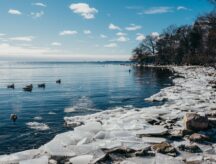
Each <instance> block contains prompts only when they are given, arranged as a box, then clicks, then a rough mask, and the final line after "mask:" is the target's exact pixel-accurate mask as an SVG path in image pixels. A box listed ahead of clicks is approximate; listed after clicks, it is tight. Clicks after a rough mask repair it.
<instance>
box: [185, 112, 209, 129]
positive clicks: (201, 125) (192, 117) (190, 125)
mask: <svg viewBox="0 0 216 164" xmlns="http://www.w3.org/2000/svg"><path fill="white" fill-rule="evenodd" d="M208 124H209V121H208V117H207V116H206V115H205V114H197V113H186V114H185V116H184V126H185V129H187V130H195V131H196V130H197V131H199V130H205V129H207V128H208Z"/></svg>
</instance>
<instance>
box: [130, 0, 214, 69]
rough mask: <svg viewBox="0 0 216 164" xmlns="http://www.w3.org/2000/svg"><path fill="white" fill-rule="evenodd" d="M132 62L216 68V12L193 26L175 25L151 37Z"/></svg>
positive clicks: (146, 39) (200, 19) (141, 45)
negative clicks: (211, 66) (210, 66)
mask: <svg viewBox="0 0 216 164" xmlns="http://www.w3.org/2000/svg"><path fill="white" fill-rule="evenodd" d="M211 2H212V3H215V1H214V0H212V1H211ZM131 60H132V61H134V62H137V63H139V64H160V65H167V64H177V65H213V66H215V64H216V10H214V11H212V12H211V13H208V14H205V15H202V16H200V17H198V18H197V19H196V21H195V23H194V24H193V25H184V26H180V27H177V26H175V25H172V26H169V27H168V28H167V29H165V30H164V31H163V32H162V33H161V34H160V35H157V34H156V33H152V34H150V35H148V36H147V37H146V38H145V39H144V40H143V41H142V42H141V43H140V44H139V46H138V47H136V48H135V49H134V50H133V55H132V58H131Z"/></svg>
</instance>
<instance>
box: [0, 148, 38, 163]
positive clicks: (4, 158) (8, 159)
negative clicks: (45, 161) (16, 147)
mask: <svg viewBox="0 0 216 164" xmlns="http://www.w3.org/2000/svg"><path fill="white" fill-rule="evenodd" d="M41 153H42V151H41V150H39V149H32V150H26V151H22V152H18V153H14V154H11V155H1V156H0V164H11V163H18V162H19V161H22V160H27V159H32V158H34V157H35V156H37V155H39V154H41Z"/></svg>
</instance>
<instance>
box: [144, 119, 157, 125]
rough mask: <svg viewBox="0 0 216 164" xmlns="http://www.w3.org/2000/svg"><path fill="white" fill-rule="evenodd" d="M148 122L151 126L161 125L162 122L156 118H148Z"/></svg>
mask: <svg viewBox="0 0 216 164" xmlns="http://www.w3.org/2000/svg"><path fill="white" fill-rule="evenodd" d="M146 122H148V123H149V124H151V125H159V124H160V122H161V121H160V120H158V119H156V118H147V119H146Z"/></svg>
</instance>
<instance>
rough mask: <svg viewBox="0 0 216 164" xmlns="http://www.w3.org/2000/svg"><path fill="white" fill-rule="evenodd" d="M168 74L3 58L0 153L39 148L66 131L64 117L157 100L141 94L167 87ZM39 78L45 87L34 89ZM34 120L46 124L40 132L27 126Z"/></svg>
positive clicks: (0, 71)
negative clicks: (11, 86) (27, 88)
mask: <svg viewBox="0 0 216 164" xmlns="http://www.w3.org/2000/svg"><path fill="white" fill-rule="evenodd" d="M129 69H131V72H129ZM170 75H171V72H169V71H168V70H161V69H156V68H136V67H132V66H125V65H120V64H119V63H63V62H61V63H60V62H59V63H58V62H41V63H40V62H37V63H30V62H29V63H21V62H20V63H15V62H1V63H0V154H6V153H12V152H17V151H22V150H26V149H31V148H37V147H39V146H40V145H42V144H44V143H46V142H48V141H49V140H51V139H52V138H53V137H54V136H55V135H56V134H58V133H61V132H64V131H67V130H69V129H68V128H66V127H64V120H63V118H64V117H65V116H77V115H86V114H91V113H95V112H98V111H101V110H107V109H114V108H118V107H124V106H133V107H137V108H141V107H147V106H152V105H159V104H158V103H156V102H154V103H150V102H145V101H144V98H147V97H149V96H151V95H153V94H155V93H157V92H159V91H160V89H161V88H164V87H167V86H170V85H171V84H172V83H171V80H170V79H169V78H168V77H169V76H170ZM57 79H61V80H62V83H61V84H60V85H59V84H56V83H55V81H56V80H57ZM11 83H14V84H15V89H14V90H13V89H7V88H6V86H7V85H8V84H11ZM39 83H46V88H45V89H40V88H37V84H39ZM27 84H33V85H34V88H33V91H32V92H31V93H30V92H24V91H23V90H22V88H23V87H24V86H25V85H27ZM65 109H69V110H70V111H71V112H70V113H66V112H65ZM72 111H73V112H72ZM11 113H16V114H17V115H18V120H17V122H16V123H15V124H13V122H12V121H11V120H10V114H11ZM35 117H41V118H42V119H41V120H35ZM34 121H37V122H40V123H45V124H47V125H48V126H49V127H50V129H49V130H46V131H39V130H34V129H31V128H29V127H28V126H27V125H26V123H28V122H34Z"/></svg>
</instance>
